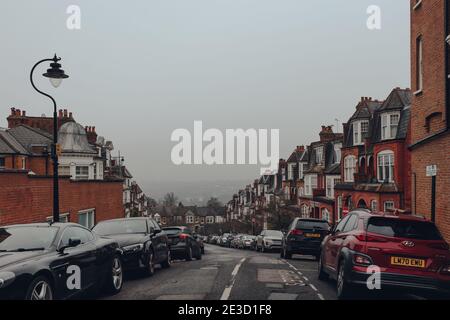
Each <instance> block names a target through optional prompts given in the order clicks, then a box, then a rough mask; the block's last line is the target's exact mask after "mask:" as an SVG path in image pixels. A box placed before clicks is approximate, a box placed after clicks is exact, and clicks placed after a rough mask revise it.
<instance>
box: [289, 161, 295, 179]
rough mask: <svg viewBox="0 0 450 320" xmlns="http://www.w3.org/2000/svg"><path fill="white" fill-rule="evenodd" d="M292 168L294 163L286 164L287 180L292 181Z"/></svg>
mask: <svg viewBox="0 0 450 320" xmlns="http://www.w3.org/2000/svg"><path fill="white" fill-rule="evenodd" d="M294 167H295V163H289V164H288V180H294Z"/></svg>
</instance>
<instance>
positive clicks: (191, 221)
mask: <svg viewBox="0 0 450 320" xmlns="http://www.w3.org/2000/svg"><path fill="white" fill-rule="evenodd" d="M186 222H187V223H194V216H187V217H186Z"/></svg>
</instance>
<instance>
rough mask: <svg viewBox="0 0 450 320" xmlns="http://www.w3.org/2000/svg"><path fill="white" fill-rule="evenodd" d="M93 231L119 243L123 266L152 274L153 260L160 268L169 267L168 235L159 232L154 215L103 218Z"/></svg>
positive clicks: (159, 228) (153, 269) (153, 268)
mask: <svg viewBox="0 0 450 320" xmlns="http://www.w3.org/2000/svg"><path fill="white" fill-rule="evenodd" d="M92 231H94V232H95V233H97V234H98V235H100V236H103V237H108V238H111V239H114V240H115V241H117V243H119V246H120V248H121V249H122V251H123V257H122V260H123V265H124V269H125V270H143V271H144V272H145V274H146V275H148V276H152V275H153V274H154V273H155V264H160V265H161V267H163V268H169V267H170V264H171V257H170V250H169V245H168V239H167V235H166V234H164V233H162V232H161V227H160V226H159V224H158V223H157V222H156V221H155V220H153V219H150V218H126V219H114V220H106V221H102V222H100V223H98V224H97V225H96V226H95V227H94V228H93V229H92Z"/></svg>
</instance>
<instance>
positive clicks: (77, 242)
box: [58, 238, 81, 253]
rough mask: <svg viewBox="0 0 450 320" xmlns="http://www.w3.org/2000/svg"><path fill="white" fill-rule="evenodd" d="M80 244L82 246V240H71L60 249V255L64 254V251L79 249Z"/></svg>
mask: <svg viewBox="0 0 450 320" xmlns="http://www.w3.org/2000/svg"><path fill="white" fill-rule="evenodd" d="M80 244H81V239H78V238H70V239H69V243H68V244H67V245H66V246H62V247H61V248H59V250H58V251H59V252H60V253H64V250H66V249H67V248H75V247H78V246H79V245H80Z"/></svg>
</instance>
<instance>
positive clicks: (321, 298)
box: [282, 260, 325, 300]
mask: <svg viewBox="0 0 450 320" xmlns="http://www.w3.org/2000/svg"><path fill="white" fill-rule="evenodd" d="M282 261H283V262H285V263H286V264H287V265H288V266H289V267H291V268H292V269H295V270H296V271H297V273H298V274H299V275H300V276H302V277H303V279H305V281H306V282H310V281H309V279H308V278H307V277H305V276H304V275H303V273H302V272H301V271H300V270H298V269H297V268H296V267H294V266H293V265H292V264H290V263H289V262H287V261H286V260H282ZM309 286H310V287H311V289H313V290H314V291H315V292H316V293H317V296H318V297H319V299H320V300H325V298H324V296H323V295H322V294H321V293H320V292H319V289H317V288H316V286H315V285H313V284H312V283H309Z"/></svg>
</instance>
